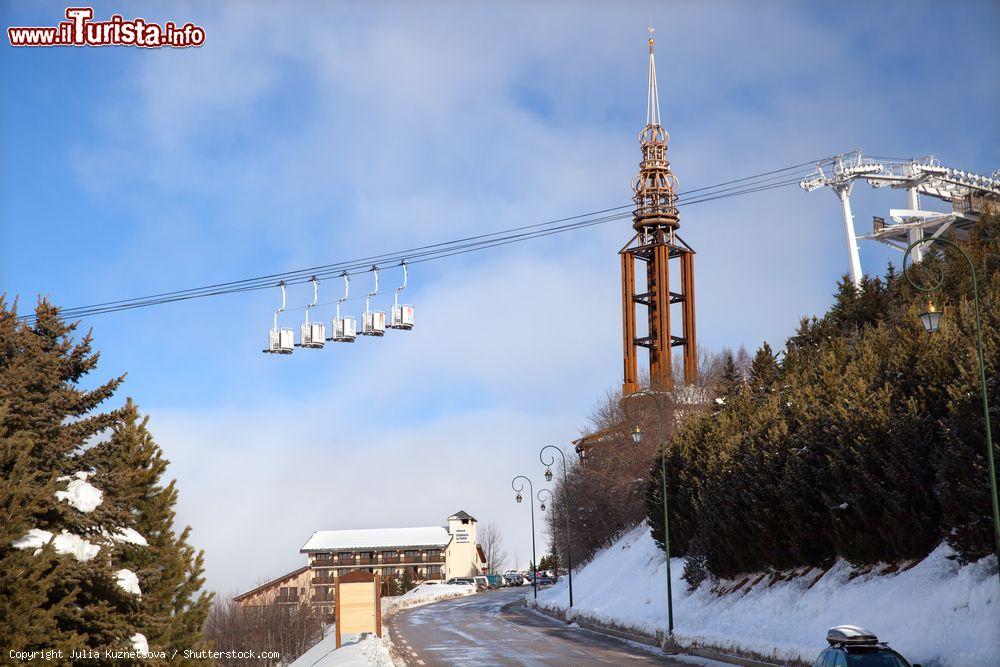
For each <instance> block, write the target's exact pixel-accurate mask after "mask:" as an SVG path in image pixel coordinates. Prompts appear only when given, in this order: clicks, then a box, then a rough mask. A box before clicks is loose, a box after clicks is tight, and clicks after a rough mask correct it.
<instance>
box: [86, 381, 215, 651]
mask: <svg viewBox="0 0 1000 667" xmlns="http://www.w3.org/2000/svg"><path fill="white" fill-rule="evenodd" d="M148 420H149V418H148V417H142V416H141V415H140V414H139V409H138V407H137V406H136V405H135V403H134V402H132V400H131V399H128V400H127V401H126V404H125V407H124V408H122V410H121V411H120V413H119V418H118V420H117V421H116V423H115V425H114V427H113V429H112V432H111V436H110V437H109V438H108V439H106V440H104V441H103V442H101V443H99V444H97V445H95V446H94V447H93V448H91V449H90V450H88V452H87V453H86V455H85V459H86V461H87V464H88V465H89V466H90V467H92V468H93V469H94V470H96V473H95V475H94V477H93V479H94V484H95V485H97V486H99V487H100V488H101V489H103V491H104V493H105V497H106V498H107V500H106V501H105V503H104V504H103V507H104V508H106V514H105V517H106V518H107V519H108V520H109V525H114V526H115V532H114V542H115V544H116V558H115V564H114V567H115V570H116V572H122V571H127V572H129V573H131V574H134V575H135V577H136V578H137V580H138V582H139V589H140V590H141V596H137V602H138V604H137V606H136V608H135V609H133V610H132V611H133V613H132V615H131V617H132V618H133V619H134V624H135V626H136V628H137V630H136V631H141V632H142V633H143V635H144V636H145V637H146V639H147V641H148V643H149V646H150V648H151V649H157V650H167V651H168V652H170V651H172V650H173V649H177V650H181V651H182V650H183V649H186V648H189V649H193V650H197V649H199V648H202V644H203V636H202V628H203V626H204V623H205V619H206V617H207V615H208V610H209V607H210V605H211V597H210V596H209V595H208V594H206V593H199V591H200V589H201V587H202V584H203V583H204V578H203V576H202V574H203V570H204V566H203V558H204V556H203V554H202V553H201V552H196V551H195V550H194V549H193V548H192V547H191V545H190V544H188V542H187V540H188V536H189V534H190V530H191V529H190V527H186V528H185V529H184V530H183V531H182V532H181V534H180V535H177V534H176V533H175V532H174V527H173V524H174V505H175V504H176V502H177V489H176V487H175V482H174V481H173V480H172V481H170V482H168V483H167V484H166V485H165V486H164V485H163V483H162V482H163V476H164V474H165V472H166V468H167V465H168V461H167V460H166V459H165V458H164V457H163V454H162V450H160V448H159V447H158V446H157V444H156V442H155V441H154V440H153V437H152V435H151V434H150V432H149V430H148V429H147V423H148ZM125 576H127V577H130V576H131V575H129V574H126V575H125Z"/></svg>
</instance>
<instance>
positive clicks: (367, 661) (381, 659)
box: [289, 626, 392, 667]
mask: <svg viewBox="0 0 1000 667" xmlns="http://www.w3.org/2000/svg"><path fill="white" fill-rule="evenodd" d="M340 644H341V645H340V648H339V649H338V648H337V638H336V634H335V633H334V631H333V627H332V626H331V627H330V628H328V631H327V634H326V636H325V637H323V639H321V640H320V641H318V642H317V643H316V644H315V645H314V646H313V647H312V648H311V649H309V650H308V651H306V652H305V653H303V654H302V655H300V656H299V657H298V658H297V659H296V660H295V661H294V662H292V664H291V665H289V667H368V666H371V665H374V666H375V667H392V657H390V655H389V647H388V645H387V644H386V642H385V640H384V639H379V638H378V637H376V636H374V635H369V634H367V633H365V634H362V635H344V636H343V637H341V642H340Z"/></svg>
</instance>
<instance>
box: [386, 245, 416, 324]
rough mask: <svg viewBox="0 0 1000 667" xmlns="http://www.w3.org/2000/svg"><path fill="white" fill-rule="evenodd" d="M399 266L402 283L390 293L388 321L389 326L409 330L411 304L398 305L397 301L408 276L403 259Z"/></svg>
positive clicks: (411, 322) (411, 314) (411, 315)
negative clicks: (390, 310) (401, 269)
mask: <svg viewBox="0 0 1000 667" xmlns="http://www.w3.org/2000/svg"><path fill="white" fill-rule="evenodd" d="M400 266H402V267H403V284H402V285H400V286H399V287H397V288H396V289H395V291H393V294H392V319H391V321H390V322H389V328H390V329H402V330H403V331H409V330H410V329H412V328H413V306H409V305H406V304H403V305H400V303H399V293H400V292H402V291H403V290H404V289H406V281H407V278H408V276H407V271H406V260H405V259H404V260H403V261H402V262H400Z"/></svg>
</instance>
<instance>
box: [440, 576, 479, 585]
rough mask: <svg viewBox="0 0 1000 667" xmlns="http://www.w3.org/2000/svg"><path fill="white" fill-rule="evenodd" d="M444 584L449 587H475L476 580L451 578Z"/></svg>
mask: <svg viewBox="0 0 1000 667" xmlns="http://www.w3.org/2000/svg"><path fill="white" fill-rule="evenodd" d="M444 583H446V584H451V585H455V584H458V585H462V586H475V585H476V580H475V579H473V578H472V577H452V578H451V579H449V580H448V581H446V582H444Z"/></svg>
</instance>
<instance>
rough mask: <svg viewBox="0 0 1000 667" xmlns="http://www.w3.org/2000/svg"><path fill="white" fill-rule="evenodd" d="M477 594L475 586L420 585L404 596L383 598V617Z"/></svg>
mask: <svg viewBox="0 0 1000 667" xmlns="http://www.w3.org/2000/svg"><path fill="white" fill-rule="evenodd" d="M475 592H476V587H475V586H466V585H460V584H427V583H424V584H420V585H419V586H415V587H414V588H412V589H410V590H409V591H407V592H406V593H404V594H403V595H397V596H394V597H384V598H382V615H383V616H388V615H389V614H393V613H395V612H397V611H399V610H401V609H409V608H410V607H419V606H420V605H424V604H428V603H430V602H437V601H438V600H449V599H451V598H460V597H464V596H466V595H472V594H473V593H475Z"/></svg>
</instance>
